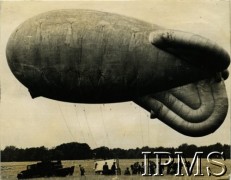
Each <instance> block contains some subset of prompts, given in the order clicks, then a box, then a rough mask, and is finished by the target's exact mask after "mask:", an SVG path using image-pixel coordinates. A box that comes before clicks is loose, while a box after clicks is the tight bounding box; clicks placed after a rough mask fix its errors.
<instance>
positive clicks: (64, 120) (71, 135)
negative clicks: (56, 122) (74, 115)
mask: <svg viewBox="0 0 231 180" xmlns="http://www.w3.org/2000/svg"><path fill="white" fill-rule="evenodd" d="M58 106H59V109H60V112H61V115H62V118H63V120H64V122H65V125H66V127H67V130H68V131H69V133H70V135H71V137H72V139H73V141H75V138H74V136H73V134H72V132H71V130H70V128H69V126H68V124H67V121H66V118H65V117H64V114H63V111H62V109H61V107H60V105H59V103H58Z"/></svg>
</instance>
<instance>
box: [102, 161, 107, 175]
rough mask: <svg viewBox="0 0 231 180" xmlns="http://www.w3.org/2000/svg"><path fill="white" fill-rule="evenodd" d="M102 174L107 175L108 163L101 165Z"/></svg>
mask: <svg viewBox="0 0 231 180" xmlns="http://www.w3.org/2000/svg"><path fill="white" fill-rule="evenodd" d="M103 175H108V165H107V162H105V164H104V165H103Z"/></svg>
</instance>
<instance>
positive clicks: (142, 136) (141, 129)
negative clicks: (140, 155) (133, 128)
mask: <svg viewBox="0 0 231 180" xmlns="http://www.w3.org/2000/svg"><path fill="white" fill-rule="evenodd" d="M139 117H140V131H141V139H142V146H143V147H144V135H143V126H142V121H141V112H140V108H139Z"/></svg>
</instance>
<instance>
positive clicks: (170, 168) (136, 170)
mask: <svg viewBox="0 0 231 180" xmlns="http://www.w3.org/2000/svg"><path fill="white" fill-rule="evenodd" d="M158 163H159V164H158V165H159V168H158V171H159V172H158V173H157V172H156V171H157V166H156V163H155V162H154V161H149V164H148V169H147V172H146V173H148V174H151V175H153V174H156V173H157V174H163V173H165V174H167V175H174V174H176V173H177V169H178V164H177V162H174V161H172V162H171V163H169V164H168V165H166V166H164V165H163V164H161V162H158ZM165 163H166V164H167V161H166V162H165ZM185 165H186V168H187V169H189V167H190V161H186V162H185ZM165 167H166V169H165ZM182 167H183V164H182V163H180V168H181V170H182ZM130 168H131V172H130V170H129V167H127V168H126V170H125V172H124V175H138V174H144V168H145V167H144V162H141V164H140V163H139V162H135V163H134V164H132V165H131V166H130Z"/></svg>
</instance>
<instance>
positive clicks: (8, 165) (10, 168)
mask: <svg viewBox="0 0 231 180" xmlns="http://www.w3.org/2000/svg"><path fill="white" fill-rule="evenodd" d="M189 160H190V161H191V159H189ZM137 161H138V162H140V163H141V162H142V161H143V159H120V160H119V165H120V168H121V171H122V174H123V173H124V170H125V169H126V167H130V165H131V164H134V162H137ZM163 161H164V160H163ZM219 161H221V160H219ZM33 163H36V162H2V163H1V179H2V180H4V179H17V178H16V177H17V174H18V173H19V172H20V171H22V170H25V169H26V166H27V165H29V164H33ZM62 163H63V165H64V167H68V166H75V171H74V174H73V176H69V177H65V178H53V177H52V178H49V180H53V179H93V180H98V179H129V180H133V179H134V180H136V179H137V180H138V179H176V180H177V179H179V180H181V179H198V180H199V179H229V174H230V173H231V170H230V168H231V161H230V160H229V159H228V160H226V161H225V162H224V164H225V166H226V167H227V172H226V174H225V175H224V176H221V177H213V176H208V175H207V172H206V166H210V168H211V170H212V171H213V172H214V173H219V172H221V168H220V167H217V166H214V165H211V164H209V163H208V162H207V160H206V159H202V173H203V174H204V176H197V177H194V176H193V175H192V176H186V173H185V172H184V170H183V173H184V174H185V176H183V177H176V176H174V175H166V171H164V176H161V177H160V176H155V177H154V176H151V177H147V176H146V177H143V176H141V175H131V176H124V175H118V176H103V175H95V173H94V160H74V161H62ZM79 164H81V165H82V166H83V167H84V168H85V171H86V176H85V177H82V178H81V177H80V175H79V174H80V173H79ZM193 172H194V173H195V172H196V167H194V170H193ZM39 179H40V180H41V179H45V178H39Z"/></svg>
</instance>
